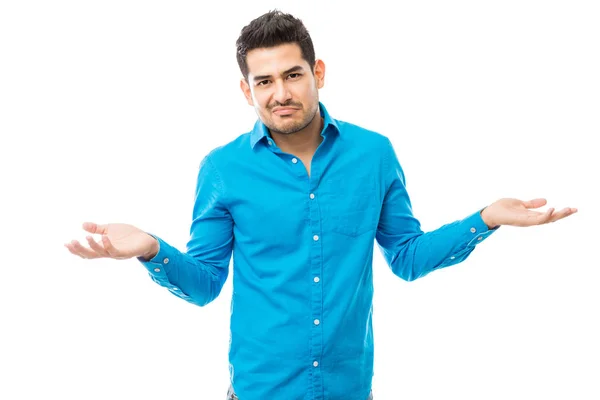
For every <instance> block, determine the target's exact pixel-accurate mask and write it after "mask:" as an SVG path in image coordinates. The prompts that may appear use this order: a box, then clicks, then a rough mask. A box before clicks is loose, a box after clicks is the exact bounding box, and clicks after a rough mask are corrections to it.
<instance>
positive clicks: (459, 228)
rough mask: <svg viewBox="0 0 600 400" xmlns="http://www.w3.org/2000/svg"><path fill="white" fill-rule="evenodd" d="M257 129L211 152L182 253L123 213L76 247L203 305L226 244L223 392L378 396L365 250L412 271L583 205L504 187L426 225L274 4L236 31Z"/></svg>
mask: <svg viewBox="0 0 600 400" xmlns="http://www.w3.org/2000/svg"><path fill="white" fill-rule="evenodd" d="M237 61H238V64H239V66H240V70H241V72H242V75H243V78H242V80H241V89H242V91H243V93H244V96H245V97H246V100H247V102H248V104H249V105H251V106H253V107H254V109H255V110H256V113H257V115H258V117H259V118H258V120H257V122H256V124H255V125H254V128H253V129H252V130H251V131H250V132H248V133H245V134H243V135H241V136H239V137H238V138H237V139H235V140H233V141H231V142H230V143H227V144H226V145H224V146H221V147H219V148H216V149H214V150H213V151H211V152H210V153H209V154H208V155H207V156H205V157H204V159H203V160H202V163H201V166H200V170H199V174H198V182H197V186H196V198H195V204H194V208H193V219H192V224H191V229H190V239H189V242H188V244H187V251H186V252H180V251H179V250H177V249H175V248H173V247H172V246H170V245H169V244H168V243H166V242H165V241H164V240H162V239H161V238H160V237H158V236H156V235H154V234H149V233H146V232H144V231H142V230H140V229H138V228H136V227H133V226H131V225H127V224H106V225H98V224H95V223H84V225H83V228H84V229H85V230H86V231H87V232H90V233H92V234H100V235H102V239H101V242H100V243H98V242H96V241H95V240H94V239H93V238H92V237H91V236H88V243H89V248H87V247H84V246H83V245H81V244H79V243H78V242H77V241H73V242H71V243H70V244H67V245H66V246H67V248H68V249H69V251H71V252H72V253H73V254H76V255H79V256H81V257H83V258H99V257H109V258H115V259H126V258H132V257H137V258H138V259H139V260H140V262H141V263H142V264H143V265H144V266H145V267H146V268H147V269H148V272H149V274H150V276H151V278H152V279H153V280H154V281H155V282H157V283H158V284H159V285H161V286H164V287H166V288H167V289H168V290H170V291H171V293H173V294H174V295H176V296H178V297H180V298H182V299H185V300H187V301H189V302H191V303H194V304H197V305H199V306H204V305H206V304H208V303H210V302H211V301H213V300H214V299H215V298H216V297H217V296H218V295H219V293H220V291H221V289H222V287H223V284H224V282H225V281H226V279H227V277H228V274H229V264H230V260H231V256H232V254H233V295H232V299H231V302H232V303H231V337H230V350H229V359H230V378H231V386H230V388H229V393H228V398H229V399H237V398H238V397H239V399H241V400H264V399H305V400H307V399H312V400H317V399H344V400H354V399H356V400H365V399H368V398H373V397H372V396H373V395H372V392H371V382H372V375H373V330H372V322H371V315H372V298H373V281H372V257H373V251H374V244H375V242H377V244H378V246H379V247H380V249H381V251H382V253H383V255H384V258H385V260H386V262H387V263H388V265H389V266H390V268H391V270H392V271H393V273H394V274H396V275H397V276H399V277H400V278H402V279H405V280H407V281H411V280H414V279H417V278H420V277H423V276H425V275H427V274H428V273H430V272H432V271H434V270H438V269H441V268H445V267H448V266H451V265H455V264H458V263H460V262H462V261H464V260H465V259H466V258H467V257H468V256H469V254H470V253H471V252H472V251H473V250H474V248H475V247H476V246H477V245H478V244H479V243H481V242H482V241H483V240H485V239H486V238H487V237H489V236H490V235H491V234H492V233H493V232H495V231H496V230H497V229H498V228H499V227H500V226H501V225H513V226H532V225H539V224H544V223H548V222H554V221H557V220H559V219H561V218H564V217H566V216H568V215H571V214H573V213H575V212H576V211H577V210H576V209H573V208H565V209H563V210H561V211H555V210H554V209H552V208H550V209H548V210H547V211H546V212H543V213H542V212H537V211H533V210H531V209H535V208H539V207H542V206H544V205H545V204H546V201H545V200H544V199H534V200H530V201H521V200H517V199H508V198H507V199H501V200H498V201H496V202H494V203H492V204H491V205H489V206H487V207H484V208H483V209H482V210H474V212H473V213H472V214H471V215H469V216H467V217H466V218H464V219H462V220H459V221H455V222H452V223H449V224H447V225H444V226H442V227H440V228H439V229H437V230H435V231H432V232H427V233H425V232H423V231H422V230H421V228H420V223H419V221H418V220H417V219H416V218H415V217H414V216H413V213H412V210H411V203H410V199H409V196H408V193H407V191H406V188H405V181H404V174H403V171H402V168H401V166H400V163H399V161H398V159H397V157H396V154H395V151H394V149H393V147H392V144H391V142H390V140H389V139H388V138H387V137H385V136H383V135H381V134H379V133H376V132H372V131H369V130H367V129H364V128H361V127H358V126H356V125H353V124H351V123H348V122H344V121H340V120H336V119H335V118H333V117H332V116H330V115H329V113H328V112H327V109H326V108H325V106H324V105H323V104H322V103H320V101H319V93H318V90H319V89H320V88H322V87H323V84H324V79H325V64H324V63H323V61H322V60H316V59H315V54H314V49H313V44H312V41H311V38H310V36H309V34H308V32H307V30H306V29H305V27H304V25H303V24H302V22H301V21H300V20H298V19H296V18H294V17H293V16H291V15H289V14H283V13H281V12H278V11H273V12H269V13H267V14H265V15H263V16H261V17H259V18H257V19H255V20H253V21H252V22H251V23H250V24H249V25H248V26H246V27H244V28H243V29H242V32H241V34H240V37H239V39H238V41H237Z"/></svg>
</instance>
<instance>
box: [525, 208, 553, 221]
mask: <svg viewBox="0 0 600 400" xmlns="http://www.w3.org/2000/svg"><path fill="white" fill-rule="evenodd" d="M553 212H554V208H552V207H551V208H549V209H547V210H546V211H545V212H538V211H529V213H528V214H527V216H528V219H529V223H528V224H527V225H541V224H545V223H547V222H549V221H550V219H551V218H552V213H553Z"/></svg>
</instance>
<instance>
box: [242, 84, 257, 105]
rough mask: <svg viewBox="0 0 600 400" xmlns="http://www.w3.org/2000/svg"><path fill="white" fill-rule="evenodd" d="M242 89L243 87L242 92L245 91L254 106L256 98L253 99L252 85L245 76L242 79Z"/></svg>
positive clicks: (250, 103)
mask: <svg viewBox="0 0 600 400" xmlns="http://www.w3.org/2000/svg"><path fill="white" fill-rule="evenodd" d="M240 89H242V92H244V96H245V97H246V101H247V102H248V105H251V106H253V107H254V100H252V90H250V85H248V82H247V81H246V79H245V78H242V79H241V80H240Z"/></svg>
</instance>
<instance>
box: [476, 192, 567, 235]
mask: <svg viewBox="0 0 600 400" xmlns="http://www.w3.org/2000/svg"><path fill="white" fill-rule="evenodd" d="M545 205H546V199H533V200H529V201H522V200H518V199H508V198H507V199H500V200H498V201H496V202H494V203H492V204H490V205H489V206H487V207H486V208H484V209H483V210H482V211H481V218H482V219H483V222H485V224H486V225H487V226H488V228H490V229H492V228H495V227H498V226H500V225H512V226H533V225H542V224H547V223H549V222H556V221H558V220H559V219H563V218H565V217H568V216H569V215H573V214H575V213H576V212H577V209H576V208H571V207H566V208H563V209H562V210H560V211H556V210H555V209H554V208H549V209H547V210H546V211H545V212H540V211H533V210H531V209H532V208H540V207H543V206H545Z"/></svg>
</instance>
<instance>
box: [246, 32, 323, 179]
mask: <svg viewBox="0 0 600 400" xmlns="http://www.w3.org/2000/svg"><path fill="white" fill-rule="evenodd" d="M246 63H247V64H248V70H249V72H248V78H247V80H246V79H244V78H242V80H241V81H240V88H241V89H242V92H243V93H244V96H245V97H246V101H247V102H248V104H249V105H250V106H252V107H254V110H255V111H256V114H257V115H258V117H259V118H260V119H261V120H262V121H263V123H264V124H265V125H266V126H267V128H269V131H270V133H271V136H272V137H273V140H274V141H275V143H276V144H277V146H278V147H279V148H280V149H281V150H282V151H283V152H286V153H290V154H294V155H295V156H296V157H298V158H300V160H301V161H302V163H303V164H304V166H305V168H306V170H307V172H308V174H309V175H310V161H311V160H312V156H313V154H314V153H315V151H316V149H317V147H318V146H319V144H320V143H321V141H322V137H321V130H322V129H323V120H322V118H321V115H320V113H319V89H321V88H322V87H323V85H324V83H325V63H324V62H323V61H322V60H316V62H315V65H314V66H313V67H314V70H313V68H312V67H311V66H310V65H309V64H308V63H307V62H306V60H304V59H303V58H302V51H301V50H300V46H298V45H297V44H283V45H279V46H275V47H270V48H260V49H254V50H251V51H249V52H248V54H247V57H246ZM313 71H314V72H313ZM285 108H289V109H290V110H289V112H287V111H284V109H285Z"/></svg>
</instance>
